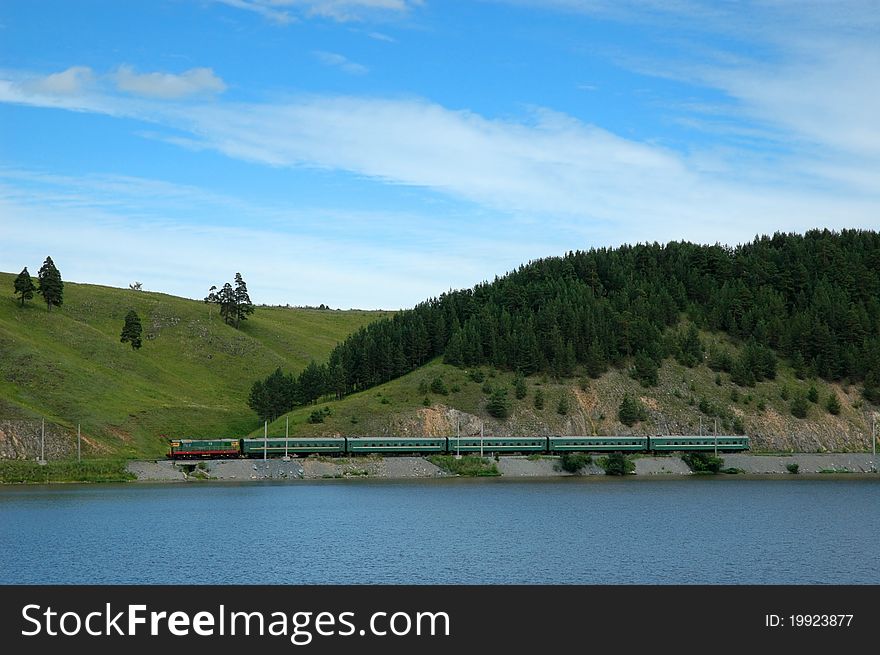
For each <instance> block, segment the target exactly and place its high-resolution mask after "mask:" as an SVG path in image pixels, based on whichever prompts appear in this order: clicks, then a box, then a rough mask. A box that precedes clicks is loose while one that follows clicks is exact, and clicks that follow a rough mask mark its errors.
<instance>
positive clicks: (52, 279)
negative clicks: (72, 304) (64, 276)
mask: <svg viewBox="0 0 880 655" xmlns="http://www.w3.org/2000/svg"><path fill="white" fill-rule="evenodd" d="M37 280H38V281H39V285H40V288H39V289H38V290H37V293H39V294H40V295H41V296H43V300H45V301H46V309H47V311H52V305H55V306H56V307H60V306H61V303H63V302H64V282H62V281H61V273H60V272H59V271H58V269H57V268H55V262H53V261H52V258H51V257H46V261H44V262H43V265H42V266H41V267H40V270H39V272H38V273H37Z"/></svg>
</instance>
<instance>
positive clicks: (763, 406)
mask: <svg viewBox="0 0 880 655" xmlns="http://www.w3.org/2000/svg"><path fill="white" fill-rule="evenodd" d="M765 409H767V401H766V400H764V399H763V398H761V400H759V401H758V411H759V412H763V411H764V410H765Z"/></svg>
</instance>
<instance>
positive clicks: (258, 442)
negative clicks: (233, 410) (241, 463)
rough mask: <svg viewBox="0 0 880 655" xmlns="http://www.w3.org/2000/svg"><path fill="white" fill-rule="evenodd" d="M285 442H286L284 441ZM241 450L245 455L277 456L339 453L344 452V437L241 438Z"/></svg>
mask: <svg viewBox="0 0 880 655" xmlns="http://www.w3.org/2000/svg"><path fill="white" fill-rule="evenodd" d="M264 441H265V443H264ZM285 442H286V443H285ZM242 444H243V445H242V452H243V453H244V456H245V457H262V456H263V453H264V452H265V453H266V455H267V456H271V457H278V456H279V455H280V456H284V454H285V453H287V454H288V455H311V454H313V453H317V454H331V455H332V454H341V453H344V452H345V439H344V438H342V437H290V438H289V439H285V438H284V437H270V438H269V439H266V440H263V439H260V438H256V439H243V440H242Z"/></svg>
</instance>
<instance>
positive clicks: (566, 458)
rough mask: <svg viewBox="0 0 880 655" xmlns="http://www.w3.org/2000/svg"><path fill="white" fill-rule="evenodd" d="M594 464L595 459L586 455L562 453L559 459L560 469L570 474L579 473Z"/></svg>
mask: <svg viewBox="0 0 880 655" xmlns="http://www.w3.org/2000/svg"><path fill="white" fill-rule="evenodd" d="M592 463H593V458H592V457H591V456H590V455H587V454H586V453H562V455H561V456H560V457H559V468H561V469H562V470H563V471H567V472H568V473H577V472H578V471H580V470H581V469H582V468H584V467H585V466H588V465H590V464H592Z"/></svg>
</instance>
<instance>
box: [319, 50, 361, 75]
mask: <svg viewBox="0 0 880 655" xmlns="http://www.w3.org/2000/svg"><path fill="white" fill-rule="evenodd" d="M312 54H313V55H314V56H315V57H317V59H318V61H320V62H321V63H322V64H324V65H325V66H332V67H333V68H338V69H339V70H341V71H344V72H346V73H348V74H349V75H366V74H367V73H368V72H369V71H370V69H369V68H367V67H366V66H364V65H363V64H358V63H357V62H354V61H351V60H350V59H349V58H348V57H345V56H344V55H340V54H339V53H336V52H326V51H324V50H315V51H313V52H312Z"/></svg>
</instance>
